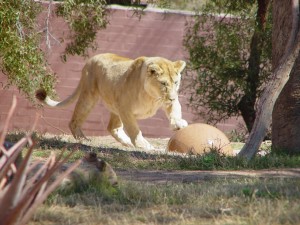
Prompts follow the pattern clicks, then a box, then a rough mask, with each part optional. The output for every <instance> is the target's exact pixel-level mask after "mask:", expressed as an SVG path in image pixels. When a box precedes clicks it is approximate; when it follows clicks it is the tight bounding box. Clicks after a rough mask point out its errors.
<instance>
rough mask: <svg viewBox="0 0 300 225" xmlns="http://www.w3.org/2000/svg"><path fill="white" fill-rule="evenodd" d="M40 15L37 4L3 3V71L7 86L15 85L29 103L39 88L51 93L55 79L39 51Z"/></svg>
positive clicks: (0, 10)
mask: <svg viewBox="0 0 300 225" xmlns="http://www.w3.org/2000/svg"><path fill="white" fill-rule="evenodd" d="M40 12H41V5H40V4H39V3H38V2H36V1H32V0H30V1H22V0H14V1H12V0H9V1H4V0H1V1H0V27H1V29H0V40H1V41H0V49H1V52H0V69H1V70H2V72H3V73H4V74H5V75H7V77H8V86H10V85H15V86H16V87H17V88H18V89H19V90H22V92H23V93H25V95H26V96H27V97H28V98H29V99H30V100H33V96H34V92H35V91H36V89H37V87H40V86H42V87H43V88H44V89H45V90H46V91H50V92H51V90H52V89H53V83H54V80H55V77H54V76H53V75H52V74H51V72H50V71H49V70H48V69H47V63H46V60H45V55H44V53H43V52H42V51H41V50H40V48H39V44H40V38H41V34H40V33H39V32H37V24H36V18H37V16H38V14H39V13H40ZM8 86H6V87H8Z"/></svg>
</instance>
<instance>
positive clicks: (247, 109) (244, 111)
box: [238, 0, 270, 132]
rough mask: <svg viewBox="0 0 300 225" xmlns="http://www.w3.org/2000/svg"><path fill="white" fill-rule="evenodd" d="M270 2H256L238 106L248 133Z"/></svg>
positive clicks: (252, 120)
mask: <svg viewBox="0 0 300 225" xmlns="http://www.w3.org/2000/svg"><path fill="white" fill-rule="evenodd" d="M269 3H270V0H258V1H257V4H258V8H257V14H256V19H255V20H256V26H255V30H254V33H253V36H252V38H251V43H250V56H249V60H248V62H249V66H248V71H247V78H246V81H247V88H246V90H245V95H244V96H243V97H242V99H241V101H240V102H239V104H238V109H239V110H240V112H241V115H242V117H243V119H244V121H245V124H246V126H247V130H248V132H250V131H251V130H252V127H253V124H254V121H255V117H256V110H255V103H256V99H257V92H258V87H259V85H260V84H259V74H260V61H261V54H262V48H263V44H264V41H265V40H264V32H265V28H266V18H267V13H268V8H269Z"/></svg>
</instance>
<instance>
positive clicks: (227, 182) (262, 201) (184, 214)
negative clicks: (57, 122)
mask: <svg viewBox="0 0 300 225" xmlns="http://www.w3.org/2000/svg"><path fill="white" fill-rule="evenodd" d="M17 135H21V134H10V135H8V139H9V140H10V141H14V139H17V137H16V136H17ZM34 136H35V137H34V138H35V139H36V143H37V145H36V149H35V151H34V153H33V156H34V157H37V158H45V157H47V156H49V155H50V152H51V151H54V152H57V153H59V152H61V151H62V149H67V150H68V151H70V150H73V149H78V151H77V152H75V154H74V155H73V158H72V159H71V161H74V160H76V159H79V158H81V157H82V156H83V155H84V153H85V152H86V151H96V152H97V153H98V155H99V156H101V158H103V159H105V160H107V161H108V162H110V163H111V164H112V165H113V167H114V168H119V169H120V168H121V169H147V170H148V169H151V170H184V171H185V170H216V169H219V170H241V169H273V168H277V169H278V168H279V169H280V168H293V167H299V166H300V157H299V156H289V155H285V154H273V153H272V152H271V150H270V147H268V146H269V145H266V146H263V150H264V151H266V152H267V154H266V155H264V156H263V155H261V156H257V157H256V158H255V159H254V160H252V161H250V162H246V161H244V160H242V159H240V158H236V157H228V156H225V155H222V154H219V153H218V152H217V151H212V152H209V153H206V154H205V155H203V156H194V155H186V156H179V155H175V154H166V153H165V152H164V151H158V152H153V151H151V152H142V151H138V150H136V149H124V148H123V147H120V145H115V142H114V141H111V139H105V140H104V139H102V141H100V142H99V141H98V140H92V141H90V142H83V143H81V144H80V143H77V142H76V141H74V140H73V139H72V138H70V137H69V136H49V135H48V136H41V135H38V134H35V135H34ZM150 141H151V142H152V144H154V145H155V146H158V148H162V147H163V146H164V145H165V144H166V142H167V140H150ZM235 145H236V146H235V147H237V146H238V148H240V147H241V144H238V145H237V144H235ZM68 151H67V152H68ZM119 183H120V185H119V187H111V186H109V185H103V184H98V183H97V182H94V183H90V184H86V186H84V188H82V187H79V188H78V187H77V188H76V187H74V189H72V190H69V191H67V192H64V191H62V190H58V191H56V192H54V193H52V194H51V195H50V197H49V198H48V200H47V201H46V202H45V204H43V206H42V207H40V208H39V209H38V210H37V212H36V213H35V216H34V218H33V219H32V221H31V222H30V224H33V225H37V224H124V225H129V224H172V225H173V224H216V225H219V224H222V225H223V224H270V225H271V224H272V225H273V224H275V225H276V224H300V214H299V210H300V204H299V202H300V179H299V178H244V177H241V178H229V177H227V178H226V177H225V178H213V179H203V180H200V181H197V182H194V183H183V182H171V181H168V182H165V183H163V184H162V183H152V182H147V181H143V182H141V181H131V180H128V179H124V180H122V177H121V178H120V182H119Z"/></svg>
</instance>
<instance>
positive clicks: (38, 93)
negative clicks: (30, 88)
mask: <svg viewBox="0 0 300 225" xmlns="http://www.w3.org/2000/svg"><path fill="white" fill-rule="evenodd" d="M35 97H36V98H37V99H38V100H40V101H45V99H46V97H47V93H46V91H45V90H44V89H39V90H37V91H36V93H35Z"/></svg>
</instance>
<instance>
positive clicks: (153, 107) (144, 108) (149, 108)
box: [133, 102, 161, 119]
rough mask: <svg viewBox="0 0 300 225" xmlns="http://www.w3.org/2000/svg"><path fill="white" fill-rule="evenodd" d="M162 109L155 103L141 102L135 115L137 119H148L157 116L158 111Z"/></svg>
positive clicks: (134, 111)
mask: <svg viewBox="0 0 300 225" xmlns="http://www.w3.org/2000/svg"><path fill="white" fill-rule="evenodd" d="M160 107H161V104H159V103H155V102H150V103H149V102H148V104H146V103H145V102H141V103H140V104H139V105H138V106H137V107H136V108H135V109H134V110H133V114H134V115H135V117H136V118H137V119H146V118H149V117H152V116H154V115H155V114H156V112H157V110H158V109H159V108H160Z"/></svg>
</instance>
